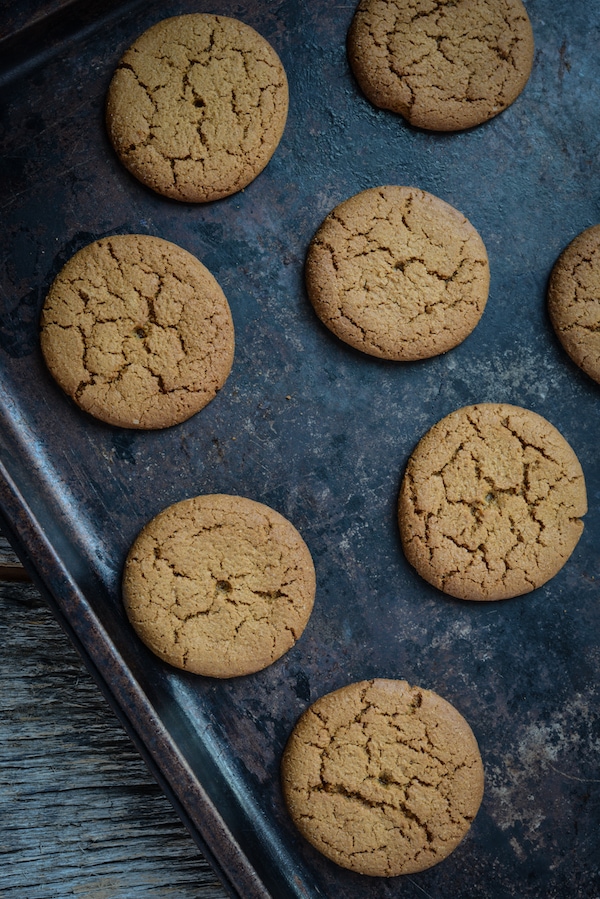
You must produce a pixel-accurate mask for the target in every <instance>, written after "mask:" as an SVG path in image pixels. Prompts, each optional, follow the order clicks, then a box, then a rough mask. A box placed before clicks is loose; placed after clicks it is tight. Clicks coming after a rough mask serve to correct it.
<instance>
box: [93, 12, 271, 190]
mask: <svg viewBox="0 0 600 899" xmlns="http://www.w3.org/2000/svg"><path fill="white" fill-rule="evenodd" d="M287 112H288V85H287V78H286V75H285V71H284V69H283V66H282V64H281V61H280V59H279V57H278V56H277V54H276V53H275V51H274V50H273V48H272V47H271V46H270V44H269V43H268V42H267V41H266V40H265V39H264V38H263V37H262V36H261V35H259V34H258V33H257V32H256V31H255V30H254V29H253V28H251V27H250V26H248V25H245V24H244V23H242V22H239V21H238V20H236V19H232V18H229V17H227V16H215V15H205V14H190V15H184V16H175V17H173V18H170V19H164V20H163V21H162V22H159V23H157V24H156V25H154V26H153V27H152V28H150V29H148V31H146V32H144V34H142V35H141V36H140V37H139V38H138V39H137V41H135V43H134V44H132V46H131V47H130V48H129V49H128V50H127V51H126V52H125V54H124V55H123V58H122V59H121V61H120V63H119V65H118V66H117V69H116V71H115V74H114V76H113V78H112V81H111V84H110V87H109V91H108V98H107V107H106V121H107V127H108V133H109V136H110V139H111V141H112V143H113V146H114V147H115V150H116V152H117V154H118V156H119V158H120V159H121V161H122V162H123V164H124V165H125V166H126V167H127V168H128V169H129V170H130V171H131V172H132V174H133V175H135V176H136V177H137V178H138V179H139V180H140V181H142V182H143V183H144V184H146V185H147V186H148V187H150V188H152V189H153V190H155V191H157V192H158V193H161V194H163V195H165V196H168V197H172V198H173V199H177V200H182V201H187V202H196V203H200V202H208V201H211V200H216V199H220V198H222V197H226V196H229V195H230V194H232V193H235V192H236V191H239V190H242V189H243V188H244V187H246V186H247V185H248V184H249V183H250V182H251V181H252V180H253V179H254V178H256V176H257V175H258V174H259V173H260V172H261V171H262V170H263V169H264V167H265V166H266V165H267V163H268V162H269V160H270V158H271V156H272V155H273V153H274V152H275V150H276V148H277V146H278V144H279V141H280V140H281V137H282V134H283V131H284V128H285V123H286V118H287Z"/></svg>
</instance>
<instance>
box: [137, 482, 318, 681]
mask: <svg viewBox="0 0 600 899" xmlns="http://www.w3.org/2000/svg"><path fill="white" fill-rule="evenodd" d="M314 597H315V570H314V565H313V561H312V557H311V555H310V552H309V550H308V547H307V546H306V544H305V542H304V540H303V539H302V537H301V536H300V534H299V533H298V531H297V530H296V528H295V527H294V526H293V525H292V524H291V523H290V522H289V521H288V520H287V519H286V518H284V517H283V516H282V515H280V514H279V513H278V512H275V511H274V510H273V509H271V508H269V507H268V506H265V505H263V504H262V503H258V502H255V501H254V500H250V499H246V498H244V497H240V496H229V495H226V494H214V495H206V496H198V497H194V498H192V499H187V500H183V501H182V502H179V503H175V504H174V505H172V506H169V507H168V508H167V509H164V510H163V511H162V512H160V513H159V514H158V515H157V516H156V517H155V518H153V519H152V520H151V521H150V522H149V523H148V524H147V525H146V526H145V527H144V528H143V529H142V531H141V533H140V534H139V536H138V537H137V539H136V540H135V542H134V544H133V546H132V547H131V550H130V552H129V555H128V557H127V561H126V563H125V570H124V575H123V599H124V604H125V610H126V612H127V616H128V618H129V620H130V622H131V624H132V625H133V627H134V629H135V630H136V632H137V634H138V635H139V637H140V638H141V639H142V641H143V642H144V643H145V644H146V646H148V647H149V649H151V650H152V651H153V652H154V653H155V654H156V655H157V656H159V657H160V658H161V659H163V660H164V661H166V662H168V663H169V664H171V665H174V666H175V667H177V668H182V669H184V670H185V671H191V672H193V673H194V674H203V675H207V676H211V677H219V678H226V677H237V676H239V675H243V674H252V673H254V672H255V671H260V670H261V669H263V668H266V667H267V666H268V665H270V664H272V663H273V662H275V661H276V660H277V659H278V658H280V656H282V655H283V654H284V653H285V652H287V651H288V650H289V649H291V647H292V646H293V645H294V644H295V643H296V641H297V640H298V639H299V638H300V636H301V634H302V632H303V631H304V628H305V627H306V624H307V622H308V619H309V617H310V614H311V611H312V607H313V602H314Z"/></svg>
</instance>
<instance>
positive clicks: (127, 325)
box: [40, 234, 234, 429]
mask: <svg viewBox="0 0 600 899" xmlns="http://www.w3.org/2000/svg"><path fill="white" fill-rule="evenodd" d="M40 327H41V332H40V341H41V348H42V352H43V355H44V358H45V360H46V364H47V366H48V368H49V370H50V372H51V374H52V375H53V377H54V378H55V380H56V381H57V382H58V384H59V385H60V386H61V387H62V389H63V390H64V391H65V392H66V393H67V394H68V395H69V396H70V397H71V398H72V399H73V400H75V402H76V403H77V404H78V405H79V406H80V407H81V408H82V409H84V410H85V411H86V412H89V413H90V414H91V415H93V416H95V417H96V418H99V419H101V420H102V421H105V422H108V423H109V424H112V425H118V426H120V427H123V428H145V429H151V428H166V427H169V426H170V425H174V424H176V423H178V422H181V421H184V420H185V419H187V418H189V417H190V416H191V415H194V414H195V413H196V412H198V411H199V410H200V409H202V408H204V406H206V404H207V403H209V402H210V400H212V399H213V398H214V396H215V395H216V393H217V391H218V390H220V388H221V387H222V386H223V384H224V383H225V381H226V379H227V377H228V375H229V372H230V369H231V366H232V363H233V351H234V330H233V322H232V319H231V312H230V310H229V305H228V303H227V300H226V298H225V295H224V294H223V291H222V290H221V288H220V287H219V285H218V283H217V282H216V280H215V279H214V277H213V276H212V274H211V273H210V272H209V271H208V269H207V268H205V267H204V266H203V265H202V263H201V262H199V260H198V259H196V258H195V256H192V255H191V253H188V252H187V251H186V250H183V249H182V248H181V247H178V246H176V245H175V244H172V243H170V242H169V241H166V240H162V239H161V238H159V237H150V236H147V235H139V234H124V235H114V236H112V237H106V238H102V239H101V240H97V241H95V242H94V243H92V244H89V245H88V246H86V247H84V248H83V249H82V250H79V252H78V253H76V254H75V255H74V256H73V257H72V258H71V259H70V260H69V261H68V262H67V264H66V265H65V266H64V267H63V268H62V269H61V271H60V272H59V274H58V275H57V277H56V278H55V280H54V283H53V284H52V286H51V288H50V291H49V293H48V296H47V297H46V300H45V302H44V306H43V309H42V314H41V322H40Z"/></svg>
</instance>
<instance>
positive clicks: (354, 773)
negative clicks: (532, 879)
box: [281, 679, 484, 877]
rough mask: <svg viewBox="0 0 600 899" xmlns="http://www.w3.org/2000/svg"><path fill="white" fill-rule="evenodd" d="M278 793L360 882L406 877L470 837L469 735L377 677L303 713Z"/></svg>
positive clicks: (453, 716) (472, 763)
mask: <svg viewBox="0 0 600 899" xmlns="http://www.w3.org/2000/svg"><path fill="white" fill-rule="evenodd" d="M281 773H282V788H283V793H284V797H285V801H286V804H287V807H288V809H289V812H290V815H291V817H292V819H293V821H294V823H295V824H296V826H297V827H298V829H299V831H300V833H301V834H302V835H303V836H304V837H305V838H306V839H307V840H308V841H309V842H310V843H312V844H313V846H315V847H316V848H317V849H318V850H319V851H320V852H322V853H323V854H324V855H326V856H327V857H328V858H330V859H331V860H332V861H334V862H336V863H337V864H338V865H341V866H342V867H344V868H350V869H351V870H352V871H356V872H358V873H360V874H369V875H372V876H379V877H392V876H395V875H397V874H412V873H414V872H416V871H422V870H424V869H425V868H429V867H431V866H432V865H435V864H437V863H438V862H440V861H442V860H443V859H444V858H446V857H447V856H448V855H449V854H450V853H451V852H452V851H453V850H454V849H455V848H456V846H457V845H458V844H459V843H460V841H461V840H462V839H463V837H464V836H465V834H466V833H467V831H468V830H469V828H470V826H471V823H472V821H473V819H474V818H475V815H476V814H477V811H478V809H479V806H480V803H481V799H482V796H483V782H484V773H483V765H482V761H481V756H480V753H479V748H478V746H477V742H476V740H475V737H474V735H473V732H472V730H471V728H470V727H469V725H468V724H467V722H466V721H465V719H464V718H463V717H462V715H460V713H459V712H458V711H457V710H456V709H455V708H454V706H452V705H451V704H450V703H449V702H446V700H445V699H442V698H441V697H440V696H438V695H437V694H436V693H433V692H431V691H430V690H423V689H421V688H419V687H412V686H409V684H407V683H406V681H401V680H387V679H375V680H370V681H362V682H359V683H354V684H350V685H349V686H346V687H342V688H341V689H340V690H336V691H335V692H333V693H329V694H328V695H326V696H323V697H321V699H318V700H317V701H316V702H315V703H314V705H312V706H311V707H310V708H309V709H307V711H306V712H304V714H303V715H302V717H301V718H300V720H299V721H298V723H297V724H296V726H295V728H294V730H293V732H292V734H291V736H290V738H289V740H288V743H287V745H286V748H285V751H284V754H283V759H282V764H281Z"/></svg>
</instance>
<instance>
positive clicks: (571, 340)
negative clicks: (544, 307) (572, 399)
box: [548, 225, 600, 383]
mask: <svg viewBox="0 0 600 899" xmlns="http://www.w3.org/2000/svg"><path fill="white" fill-rule="evenodd" d="M548 311H549V313H550V320H551V322H552V326H553V327H554V330H555V331H556V334H557V336H558V339H559V340H560V342H561V343H562V345H563V347H564V348H565V350H566V351H567V353H568V354H569V356H570V357H571V359H572V360H573V362H575V364H576V365H578V366H579V367H580V368H581V369H583V371H584V372H585V373H586V374H588V375H589V376H590V378H593V379H594V381H597V382H598V383H600V225H594V227H592V228H588V229H587V230H586V231H582V233H581V234H579V235H578V236H577V237H576V238H575V240H573V241H572V242H571V243H570V244H569V246H568V247H566V249H565V250H563V252H562V253H561V255H560V257H559V259H558V261H557V262H556V264H555V266H554V268H553V269H552V274H551V275H550V282H549V285H548Z"/></svg>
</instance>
